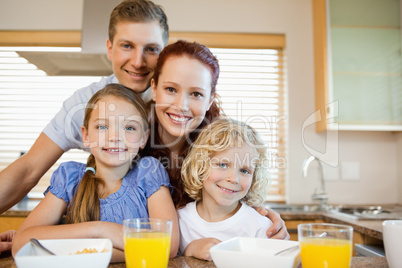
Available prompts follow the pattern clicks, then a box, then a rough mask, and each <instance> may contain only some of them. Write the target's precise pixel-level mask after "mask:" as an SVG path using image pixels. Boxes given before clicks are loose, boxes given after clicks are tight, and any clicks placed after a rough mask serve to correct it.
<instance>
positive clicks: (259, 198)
mask: <svg viewBox="0 0 402 268" xmlns="http://www.w3.org/2000/svg"><path fill="white" fill-rule="evenodd" d="M244 143H246V144H248V145H249V146H251V147H252V148H255V150H256V151H257V153H258V154H259V156H258V159H252V161H253V163H255V165H256V166H255V170H254V174H253V179H252V182H251V187H250V190H249V191H248V193H247V194H246V196H245V197H244V198H243V199H242V201H244V202H246V204H247V205H249V206H258V205H260V204H262V203H263V202H264V201H265V198H266V196H267V192H268V187H269V181H270V180H269V171H268V158H267V148H266V146H265V144H264V142H263V141H262V139H261V137H260V135H259V134H258V133H257V131H255V129H253V128H252V127H251V126H249V125H247V124H245V123H243V122H239V121H236V120H233V119H230V118H220V119H217V120H216V121H214V122H213V123H212V124H210V125H208V126H207V127H206V128H204V129H203V130H202V132H201V133H200V135H199V136H198V138H197V139H196V141H195V142H194V144H193V145H192V147H191V149H190V152H189V153H188V155H187V157H186V159H185V160H184V162H183V167H182V170H181V175H182V180H183V184H184V190H185V192H186V193H187V194H188V195H189V196H190V197H191V198H193V199H194V200H201V198H202V191H201V190H202V188H203V182H204V180H206V179H207V178H208V177H209V174H210V172H211V158H212V157H213V156H214V154H216V153H217V152H222V151H225V150H226V149H229V148H231V147H234V146H239V147H240V146H242V145H243V144H244Z"/></svg>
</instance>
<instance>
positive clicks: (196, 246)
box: [183, 238, 221, 261]
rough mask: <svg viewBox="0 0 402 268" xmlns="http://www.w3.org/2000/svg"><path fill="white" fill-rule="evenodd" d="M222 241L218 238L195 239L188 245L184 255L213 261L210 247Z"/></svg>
mask: <svg viewBox="0 0 402 268" xmlns="http://www.w3.org/2000/svg"><path fill="white" fill-rule="evenodd" d="M220 242H221V241H220V240H219V239H216V238H201V239H197V240H193V241H191V242H190V244H188V245H187V248H186V250H185V251H184V254H183V255H184V256H193V257H196V258H198V259H201V260H206V261H212V258H211V254H210V253H209V249H210V248H211V247H212V246H215V245H216V244H219V243H220Z"/></svg>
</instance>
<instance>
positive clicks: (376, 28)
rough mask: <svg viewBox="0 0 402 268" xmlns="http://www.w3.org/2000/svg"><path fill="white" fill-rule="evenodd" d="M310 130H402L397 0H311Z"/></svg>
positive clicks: (398, 8) (401, 79)
mask: <svg viewBox="0 0 402 268" xmlns="http://www.w3.org/2000/svg"><path fill="white" fill-rule="evenodd" d="M312 4H313V27H314V28H313V30H314V65H315V106H316V111H317V112H316V121H317V123H316V130H317V131H318V132H321V131H325V130H385V131H401V130H402V75H401V74H402V64H401V40H400V39H401V31H400V24H401V23H400V14H399V13H400V7H399V6H400V1H399V0H382V1H376V0H354V1H348V0H313V1H312Z"/></svg>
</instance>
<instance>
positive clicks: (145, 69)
mask: <svg viewBox="0 0 402 268" xmlns="http://www.w3.org/2000/svg"><path fill="white" fill-rule="evenodd" d="M162 33H163V31H162V28H161V27H160V25H159V23H158V22H156V21H154V22H125V21H123V22H119V23H118V24H117V25H116V35H115V36H114V40H113V43H112V42H111V41H110V40H109V39H108V40H107V50H108V57H109V59H110V60H111V61H112V67H113V73H114V74H115V75H116V77H117V79H118V80H119V83H120V84H122V85H124V86H126V87H128V88H131V89H132V90H134V91H135V92H137V93H142V92H144V91H146V90H147V89H148V88H149V86H150V82H151V78H152V77H153V75H154V70H155V67H156V62H157V61H158V57H159V53H160V52H161V51H162V49H163V47H164V42H163V38H162Z"/></svg>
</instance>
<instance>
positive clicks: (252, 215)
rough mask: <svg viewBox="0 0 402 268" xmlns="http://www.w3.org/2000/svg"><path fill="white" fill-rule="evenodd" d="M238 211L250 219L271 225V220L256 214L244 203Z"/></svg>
mask: <svg viewBox="0 0 402 268" xmlns="http://www.w3.org/2000/svg"><path fill="white" fill-rule="evenodd" d="M240 209H243V210H244V214H247V215H248V217H250V219H253V220H257V221H259V222H261V223H269V224H272V222H271V220H270V219H269V218H268V217H266V216H263V215H261V214H260V213H258V211H257V210H255V209H254V208H253V207H251V206H249V205H247V204H246V203H243V202H242V207H241V208H240Z"/></svg>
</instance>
